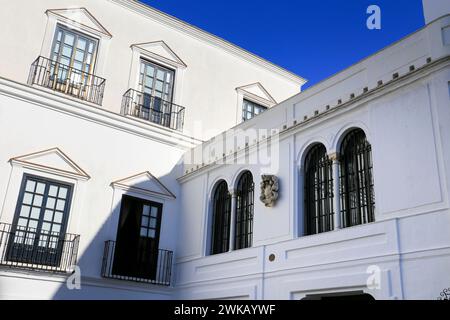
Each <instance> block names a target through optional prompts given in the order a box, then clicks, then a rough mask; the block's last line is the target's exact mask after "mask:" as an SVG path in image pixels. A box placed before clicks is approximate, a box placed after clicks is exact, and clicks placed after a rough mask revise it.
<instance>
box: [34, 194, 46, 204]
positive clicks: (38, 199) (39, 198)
mask: <svg viewBox="0 0 450 320" xmlns="http://www.w3.org/2000/svg"><path fill="white" fill-rule="evenodd" d="M43 199H44V198H43V197H42V196H38V195H35V196H34V200H33V206H36V207H40V206H41V205H42V200H43Z"/></svg>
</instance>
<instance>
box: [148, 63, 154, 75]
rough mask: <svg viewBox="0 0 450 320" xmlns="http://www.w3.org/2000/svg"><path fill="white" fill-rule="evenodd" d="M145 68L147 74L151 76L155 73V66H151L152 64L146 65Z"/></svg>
mask: <svg viewBox="0 0 450 320" xmlns="http://www.w3.org/2000/svg"><path fill="white" fill-rule="evenodd" d="M146 69H147V70H146V73H147V76H149V77H153V75H154V73H155V68H153V67H152V66H149V65H147V68H146Z"/></svg>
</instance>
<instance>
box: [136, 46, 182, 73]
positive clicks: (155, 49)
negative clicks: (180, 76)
mask: <svg viewBox="0 0 450 320" xmlns="http://www.w3.org/2000/svg"><path fill="white" fill-rule="evenodd" d="M131 47H132V48H135V49H138V50H140V51H141V52H143V53H144V54H146V55H148V56H150V58H153V59H156V60H160V61H161V62H165V63H167V64H170V65H173V66H175V67H186V64H185V63H184V62H183V60H181V58H180V57H179V56H178V55H177V54H176V53H175V52H174V51H173V50H172V49H171V48H170V47H169V46H168V45H167V44H166V43H165V42H164V41H162V40H160V41H152V42H146V43H138V44H133V45H132V46H131Z"/></svg>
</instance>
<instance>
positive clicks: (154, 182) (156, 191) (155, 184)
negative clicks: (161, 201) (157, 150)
mask: <svg viewBox="0 0 450 320" xmlns="http://www.w3.org/2000/svg"><path fill="white" fill-rule="evenodd" d="M111 186H112V187H113V188H118V189H122V190H125V191H132V192H136V193H140V194H144V195H147V196H154V197H158V198H165V199H176V196H175V195H174V194H173V193H172V192H171V191H170V190H169V189H168V188H167V187H166V186H165V185H164V184H162V182H161V181H160V180H159V179H158V178H156V177H155V176H154V175H152V174H151V173H150V172H148V171H145V172H141V173H138V174H135V175H133V176H130V177H126V178H123V179H120V180H117V181H114V182H112V183H111Z"/></svg>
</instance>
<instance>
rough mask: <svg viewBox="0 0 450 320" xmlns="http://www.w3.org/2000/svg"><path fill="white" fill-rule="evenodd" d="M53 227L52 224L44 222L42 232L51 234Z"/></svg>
mask: <svg viewBox="0 0 450 320" xmlns="http://www.w3.org/2000/svg"><path fill="white" fill-rule="evenodd" d="M51 227H52V225H51V224H50V223H47V222H44V223H43V224H42V230H43V231H47V232H50V229H51Z"/></svg>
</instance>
